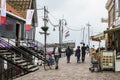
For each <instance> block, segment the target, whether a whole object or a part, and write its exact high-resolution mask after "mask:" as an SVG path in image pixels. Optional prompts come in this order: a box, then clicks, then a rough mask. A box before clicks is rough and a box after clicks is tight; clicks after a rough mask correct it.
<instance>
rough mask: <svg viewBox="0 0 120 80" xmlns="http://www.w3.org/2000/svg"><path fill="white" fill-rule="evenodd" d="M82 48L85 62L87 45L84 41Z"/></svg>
mask: <svg viewBox="0 0 120 80" xmlns="http://www.w3.org/2000/svg"><path fill="white" fill-rule="evenodd" d="M81 50H82V63H84V61H85V55H86V47H85V44H84V43H83V46H82V48H81Z"/></svg>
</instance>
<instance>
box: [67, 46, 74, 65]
mask: <svg viewBox="0 0 120 80" xmlns="http://www.w3.org/2000/svg"><path fill="white" fill-rule="evenodd" d="M65 53H66V56H67V63H70V56H71V54H72V50H71V49H70V46H68V47H67V49H66V50H65Z"/></svg>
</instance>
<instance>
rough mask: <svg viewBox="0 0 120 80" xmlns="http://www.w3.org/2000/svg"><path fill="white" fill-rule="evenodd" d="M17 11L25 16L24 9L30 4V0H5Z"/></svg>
mask: <svg viewBox="0 0 120 80" xmlns="http://www.w3.org/2000/svg"><path fill="white" fill-rule="evenodd" d="M6 1H7V3H8V4H9V5H11V6H12V7H13V8H14V9H15V10H17V12H18V13H19V14H20V15H21V16H22V17H23V18H25V17H26V11H27V9H29V8H30V6H31V1H32V0H6Z"/></svg>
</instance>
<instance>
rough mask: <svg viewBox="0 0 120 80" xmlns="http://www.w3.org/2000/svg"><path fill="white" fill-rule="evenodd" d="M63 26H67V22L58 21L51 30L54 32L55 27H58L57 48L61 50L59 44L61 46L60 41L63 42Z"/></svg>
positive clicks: (63, 20)
mask: <svg viewBox="0 0 120 80" xmlns="http://www.w3.org/2000/svg"><path fill="white" fill-rule="evenodd" d="M64 25H65V26H66V25H67V22H66V20H65V19H60V20H59V25H54V28H53V30H54V31H55V27H59V47H60V49H61V46H62V45H61V44H62V40H63V27H64Z"/></svg>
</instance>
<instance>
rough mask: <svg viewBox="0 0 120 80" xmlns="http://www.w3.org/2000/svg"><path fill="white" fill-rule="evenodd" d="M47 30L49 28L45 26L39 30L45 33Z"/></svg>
mask: <svg viewBox="0 0 120 80" xmlns="http://www.w3.org/2000/svg"><path fill="white" fill-rule="evenodd" d="M48 28H49V27H47V26H43V27H41V29H42V30H43V31H45V32H46V31H47V30H48Z"/></svg>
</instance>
